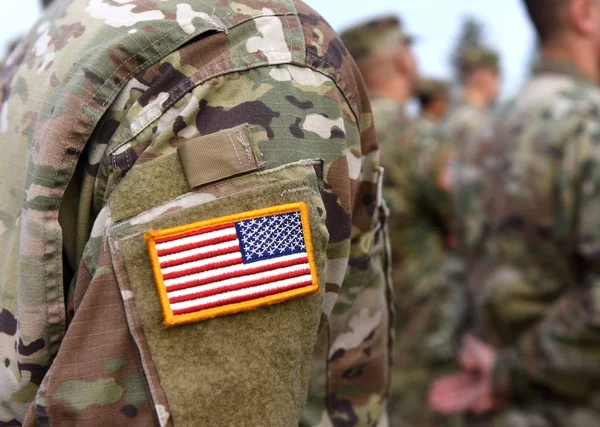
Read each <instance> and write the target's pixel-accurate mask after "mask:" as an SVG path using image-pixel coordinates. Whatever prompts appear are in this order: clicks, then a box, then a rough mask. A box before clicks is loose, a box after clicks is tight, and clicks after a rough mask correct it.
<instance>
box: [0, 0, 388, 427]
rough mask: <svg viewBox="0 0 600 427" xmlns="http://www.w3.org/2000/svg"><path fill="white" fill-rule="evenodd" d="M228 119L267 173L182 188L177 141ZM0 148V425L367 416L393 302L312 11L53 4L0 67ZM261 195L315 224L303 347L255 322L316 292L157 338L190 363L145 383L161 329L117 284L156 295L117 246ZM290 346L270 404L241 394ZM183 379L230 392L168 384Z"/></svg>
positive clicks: (353, 113) (332, 61) (143, 267)
mask: <svg viewBox="0 0 600 427" xmlns="http://www.w3.org/2000/svg"><path fill="white" fill-rule="evenodd" d="M200 53H201V54H200ZM242 124H247V125H248V126H250V127H251V128H252V129H253V134H254V138H255V140H256V141H257V143H258V148H259V150H260V151H261V153H262V157H263V161H264V164H265V167H264V170H262V171H259V172H256V173H252V174H249V175H244V176H242V177H239V178H236V179H228V180H225V181H222V182H219V183H216V184H215V185H209V186H206V187H200V188H198V189H190V188H187V187H185V185H179V184H180V183H181V180H179V178H180V174H178V173H176V172H177V167H176V165H177V164H178V163H172V162H173V161H174V159H175V158H176V157H174V156H175V153H176V150H177V148H178V147H179V146H180V145H181V144H182V143H183V142H185V141H187V140H189V139H191V138H196V137H198V136H199V135H209V134H213V133H216V132H218V131H221V130H224V129H229V128H232V127H235V126H238V125H242ZM0 150H1V151H2V153H3V155H2V156H1V157H0V206H1V207H0V260H2V263H0V289H1V290H2V292H1V294H0V343H1V345H0V360H2V361H3V362H2V364H1V365H0V425H7V426H8V425H11V426H12V425H26V426H32V425H42V426H44V425H86V426H92V425H121V424H128V425H131V426H134V425H136V426H137V425H141V426H148V425H160V426H168V425H173V424H177V422H178V421H177V416H178V412H177V411H179V410H180V409H177V408H172V407H170V402H174V401H181V400H182V399H184V400H185V399H190V402H191V403H190V405H189V407H188V408H185V409H186V410H187V411H188V415H189V413H190V409H192V411H191V412H192V415H195V417H196V420H195V422H190V423H181V425H186V424H187V425H216V424H210V423H207V422H206V420H207V419H211V418H210V417H212V416H214V414H211V413H207V411H205V410H204V409H205V408H206V407H207V405H208V408H212V409H214V410H215V411H217V410H220V411H222V414H223V415H222V416H223V417H224V418H222V419H221V420H220V422H221V423H222V424H223V425H261V424H264V423H263V422H261V421H260V419H261V418H260V417H261V416H264V419H278V420H279V421H278V422H277V424H278V425H296V424H297V421H298V418H300V417H301V421H300V424H301V425H306V426H317V425H321V426H331V425H333V426H351V425H352V426H354V425H356V426H373V425H386V423H387V417H386V414H385V410H384V408H385V405H386V396H387V393H388V388H389V380H388V378H389V374H390V372H389V363H390V350H389V346H390V327H389V323H390V321H391V315H392V307H391V304H390V301H391V300H392V297H391V292H392V290H391V288H390V287H391V284H390V282H389V281H388V279H387V275H386V268H387V266H388V264H389V261H388V259H387V258H388V256H387V251H386V240H385V236H384V234H385V233H384V231H385V225H386V217H385V210H384V208H383V205H382V204H381V203H380V202H381V200H380V199H378V197H377V194H378V191H377V189H378V182H379V180H380V177H381V172H380V169H379V164H378V158H379V152H378V146H377V143H376V140H375V133H374V129H373V125H372V116H371V112H370V105H369V101H368V97H367V95H366V92H365V89H364V87H363V83H362V79H361V78H360V77H359V74H358V71H357V68H356V66H355V64H354V62H353V60H352V59H351V57H350V55H349V54H348V52H347V51H346V49H345V48H344V46H343V44H342V43H341V41H340V40H339V39H338V38H337V37H336V35H335V33H334V32H333V31H332V30H331V28H330V27H329V26H328V25H327V23H326V22H325V21H324V20H323V19H322V18H321V17H320V16H319V15H318V14H317V13H315V12H314V11H313V10H312V9H310V8H308V7H307V6H306V5H304V4H303V3H301V2H300V1H292V0H247V1H243V2H234V1H225V2H223V1H216V0H210V1H191V0H190V1H187V2H182V1H175V0H161V1H158V2H157V1H156V0H129V1H113V0H87V1H84V0H57V1H56V2H55V3H54V4H53V6H52V7H51V8H50V9H49V10H48V12H47V14H46V15H45V16H43V17H42V19H41V20H40V21H39V22H38V23H37V24H36V25H35V26H34V28H33V29H32V30H31V32H30V33H29V35H28V37H27V38H26V39H25V40H24V42H23V43H21V44H19V46H18V47H17V49H16V50H15V51H14V52H13V53H12V55H11V56H10V57H9V58H8V60H7V64H6V67H5V68H4V69H3V70H2V72H1V74H0ZM242 154H243V153H242ZM309 159H321V160H318V161H314V160H310V161H309ZM170 162H171V163H170ZM321 163H322V167H318V166H317V165H319V164H321ZM161 165H162V166H161ZM319 170H320V171H319ZM294 183H300V184H294ZM292 184H293V185H292ZM263 187H264V188H266V190H264V189H263ZM263 190H264V191H267V190H268V192H269V194H271V196H269V197H271V198H274V199H277V200H282V201H284V200H288V201H289V200H299V198H301V199H302V200H306V202H307V203H309V204H310V206H311V211H310V212H311V215H312V216H311V218H313V219H314V220H315V224H316V225H315V227H316V229H319V230H320V229H323V230H325V231H323V230H321V235H320V236H321V237H319V238H320V239H325V240H324V241H325V244H324V245H322V246H320V247H319V248H318V250H317V252H316V257H317V258H318V262H319V263H320V264H321V263H322V264H323V265H322V268H321V269H320V270H319V271H320V272H321V273H320V276H321V277H320V278H321V279H322V280H321V294H320V296H319V298H321V299H322V302H321V303H320V305H319V308H318V313H317V314H318V315H317V318H316V320H317V322H316V323H315V329H314V330H313V329H310V328H309V327H308V326H306V328H300V331H301V332H303V333H304V334H305V335H306V336H307V337H308V339H309V340H310V341H311V342H314V343H315V344H314V355H312V354H311V353H313V351H312V349H313V346H311V347H310V348H299V346H298V345H296V346H295V347H293V344H294V335H290V337H291V339H288V337H287V335H285V331H284V330H280V329H278V328H279V323H278V322H277V321H273V322H271V323H270V326H269V328H268V329H265V328H263V329H261V330H259V329H256V328H255V327H254V326H253V325H255V324H257V323H256V321H257V319H261V318H265V317H266V318H267V319H268V318H269V317H268V316H270V315H272V316H276V317H273V319H275V318H279V317H281V316H282V314H283V313H290V312H294V310H300V308H299V307H302V306H305V305H306V304H308V302H310V301H315V300H309V299H298V301H296V302H289V303H283V304H279V305H276V306H272V307H268V308H264V309H258V310H255V311H251V312H247V313H245V314H240V315H234V316H228V317H225V318H219V319H213V320H210V321H206V322H201V323H196V324H192V325H188V326H186V327H182V328H180V329H174V330H173V333H174V334H181V335H183V334H184V333H196V336H197V337H198V338H197V339H198V341H196V342H195V341H194V340H192V341H181V344H182V345H185V346H187V347H186V348H188V349H189V351H191V352H196V353H193V354H196V355H197V359H196V360H195V362H194V363H193V364H191V365H188V366H185V367H180V368H179V369H180V370H179V371H178V373H179V377H180V378H181V380H180V381H179V382H176V383H171V384H167V383H166V381H167V380H166V375H162V379H163V380H164V381H165V382H164V383H163V382H161V379H160V378H161V376H159V372H163V373H164V372H167V371H165V369H167V370H168V366H169V365H168V363H166V362H168V360H166V359H165V358H164V357H159V355H158V353H156V354H155V353H153V352H154V351H155V350H156V347H154V346H153V344H152V342H151V338H152V337H153V336H155V335H156V334H157V333H160V334H166V333H167V332H171V330H169V331H167V332H165V331H164V330H162V329H159V326H160V325H157V326H156V327H154V328H153V327H152V325H151V323H148V322H147V321H146V320H144V319H145V317H144V316H145V315H146V314H147V313H151V314H152V315H153V316H155V317H156V316H160V307H159V304H158V300H156V301H155V302H152V301H154V300H153V299H152V300H150V301H151V303H150V304H145V305H144V303H143V301H145V300H144V298H141V297H142V296H143V295H142V294H140V293H139V292H138V290H137V288H136V287H139V286H153V284H151V283H149V282H150V280H149V279H146V277H147V274H148V272H149V262H148V259H147V258H144V257H143V253H140V254H141V255H139V256H140V257H141V258H140V259H139V260H137V261H135V260H134V262H131V259H130V258H131V257H130V255H131V253H130V252H127V251H128V250H129V249H128V248H130V246H127V245H129V244H131V245H134V246H135V247H137V246H136V245H139V243H140V239H141V237H140V236H141V235H140V233H142V232H144V230H147V229H148V228H149V227H150V226H151V224H155V223H161V224H166V223H170V222H173V221H175V220H176V219H178V220H179V221H187V222H192V221H194V220H197V219H198V218H204V217H206V216H211V215H212V216H220V212H221V211H223V212H226V211H243V210H246V209H251V208H253V207H254V206H255V204H257V203H262V202H259V201H257V200H259V199H260V197H258V195H259V194H262V193H260V192H261V191H263ZM277 191H279V192H277ZM261 200H262V199H261ZM195 215H198V217H196V216H195ZM129 231H131V232H132V233H134V234H131V235H129V236H128V239H129V240H127V241H125V240H122V239H121V237H122V236H123V233H126V232H129ZM120 239H121V240H120ZM319 241H321V240H319ZM121 244H122V246H119V245H121ZM146 257H147V255H146ZM123 260H124V261H123ZM121 261H123V262H121ZM323 272H324V273H323ZM149 295H152V294H149ZM307 301H308V302H307ZM277 316H279V317H277ZM319 318H320V320H319ZM244 319H246V320H244ZM227 325H232V326H231V327H229V328H228V327H227ZM299 326H304V325H303V324H302V323H301V322H300V325H299ZM317 326H318V330H317ZM311 328H312V326H311ZM216 330H219V331H220V332H221V334H220V335H218V334H217V335H214V336H213V339H212V340H208V339H206V340H203V339H201V337H203V336H206V335H207V334H208V333H209V332H210V331H212V332H214V331H216ZM241 331H243V332H244V334H243V335H241V336H238V339H233V338H231V337H230V335H231V334H233V333H234V332H235V333H238V334H239V333H240V332H241ZM267 332H268V333H267ZM269 334H271V335H269ZM277 334H279V335H277ZM163 336H164V335H163ZM269 336H272V337H273V338H272V339H271V340H270V341H269V340H267V341H265V339H266V338H265V337H269ZM277 336H279V337H280V339H281V345H282V346H281V347H280V346H279V345H280V342H279V341H278V339H277V338H276V337H277ZM227 337H230V338H229V339H226V338H227ZM219 340H221V341H219ZM257 341H260V342H263V343H265V342H266V343H267V344H268V345H269V347H268V348H265V349H260V348H256V346H257V344H256V343H255V342H257ZM284 342H286V343H288V344H289V346H288V347H283V343H284ZM216 343H222V345H223V346H227V349H228V350H231V351H234V352H235V354H237V355H240V356H239V357H240V358H242V357H251V360H249V361H248V363H247V364H246V365H245V366H244V370H243V371H233V372H225V371H224V369H226V367H227V366H230V365H235V363H236V361H237V362H239V360H238V359H236V357H233V356H232V357H230V358H229V359H227V358H224V357H223V356H225V355H226V354H227V352H225V351H224V350H223V348H221V347H219V345H220V344H219V345H217V344H216ZM191 344H194V345H191ZM261 353H262V354H261ZM184 354H185V352H182V353H181V354H179V353H178V354H176V355H175V356H173V354H171V356H172V357H174V358H178V357H179V356H182V355H184ZM303 354H308V358H309V372H306V370H305V369H304V367H303V366H299V367H293V369H294V370H293V371H288V372H286V371H283V374H284V375H281V376H279V377H278V376H274V378H275V379H277V380H278V385H279V387H281V388H280V389H277V390H273V391H271V392H270V393H262V392H261V393H257V392H256V389H253V388H252V387H253V386H257V387H258V384H259V383H260V379H261V378H264V377H265V376H269V375H270V372H273V371H274V372H280V371H277V369H279V366H276V364H275V363H273V365H271V366H265V364H264V362H263V360H264V359H266V358H267V357H266V356H269V357H271V356H274V355H279V356H281V361H286V360H288V359H292V360H293V359H294V358H297V357H299V356H300V355H303ZM311 357H312V363H310V358H311ZM244 360H245V359H244ZM280 365H281V366H284V365H282V364H280ZM165 366H167V368H165ZM199 370H200V373H199V372H198V371H199ZM202 370H204V371H202ZM202 372H206V373H207V375H208V374H210V375H213V374H214V373H219V372H220V373H221V375H222V376H223V377H224V378H226V379H227V380H226V381H222V382H219V383H217V384H213V383H209V382H202V381H198V382H197V383H189V382H187V377H193V376H197V375H199V374H202ZM178 373H177V372H174V373H173V375H174V376H175V377H177V374H178ZM237 374H240V375H239V377H240V378H245V379H247V378H252V377H254V378H255V383H246V382H241V380H240V379H239V378H238V375H237ZM173 375H171V376H173ZM278 375H279V374H278ZM307 375H310V384H309V385H308V386H306V385H304V386H298V384H303V383H302V381H303V379H302V378H304V377H306V376H307ZM244 381H246V380H244ZM167 386H168V387H167ZM307 388H308V390H307ZM166 390H170V391H169V392H168V393H171V394H168V393H167V391H166ZM289 390H295V391H298V392H297V393H290V392H289ZM305 401H306V404H305ZM211 405H212V406H211ZM276 405H280V406H276ZM194 408H197V409H196V410H197V413H195V414H194V413H193V409H194ZM201 408H204V409H201ZM275 408H283V409H285V411H279V410H275ZM298 408H299V409H298ZM209 412H210V411H209ZM280 412H281V413H280ZM299 412H302V414H301V415H300V413H299ZM246 416H251V417H252V418H249V417H246ZM236 417H237V418H236ZM286 417H287V418H286ZM294 417H295V418H294ZM182 419H183V418H182ZM217 424H218V423H217ZM267 424H268V423H267ZM272 425H275V424H272Z"/></svg>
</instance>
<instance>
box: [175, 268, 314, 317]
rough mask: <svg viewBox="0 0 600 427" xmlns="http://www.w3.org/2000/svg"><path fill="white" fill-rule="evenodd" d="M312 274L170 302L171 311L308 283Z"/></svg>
mask: <svg viewBox="0 0 600 427" xmlns="http://www.w3.org/2000/svg"><path fill="white" fill-rule="evenodd" d="M311 279H312V276H311V275H310V274H306V275H304V276H300V277H294V278H293V279H286V280H281V281H279V282H274V283H269V284H267V285H262V286H256V287H253V288H246V289H240V290H238V291H231V292H225V293H223V294H218V295H212V296H210V297H206V298H198V299H195V300H192V301H185V302H180V303H175V304H171V308H172V309H173V311H178V310H184V309H189V308H195V307H197V308H201V307H202V306H205V305H208V304H212V303H216V302H227V301H229V300H235V299H236V298H237V297H243V296H251V295H257V294H261V293H263V292H265V291H270V290H276V289H282V288H288V287H289V286H290V285H297V284H303V283H306V282H308V283H310V282H311Z"/></svg>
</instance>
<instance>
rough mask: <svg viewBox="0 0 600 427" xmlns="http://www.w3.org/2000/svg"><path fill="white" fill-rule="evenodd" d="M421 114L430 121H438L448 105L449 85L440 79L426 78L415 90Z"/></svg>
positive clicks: (446, 110) (444, 114) (444, 115)
mask: <svg viewBox="0 0 600 427" xmlns="http://www.w3.org/2000/svg"><path fill="white" fill-rule="evenodd" d="M417 99H418V101H419V105H420V106H421V115H422V116H423V117H425V118H427V119H429V120H431V121H434V122H440V121H442V120H443V119H444V117H446V114H448V109H449V107H450V85H449V84H448V83H447V82H445V81H442V80H435V79H426V80H423V81H422V82H421V84H420V85H419V89H418V90H417Z"/></svg>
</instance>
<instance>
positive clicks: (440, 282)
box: [372, 98, 460, 427]
mask: <svg viewBox="0 0 600 427" xmlns="http://www.w3.org/2000/svg"><path fill="white" fill-rule="evenodd" d="M372 105H373V116H374V119H375V125H376V128H377V136H378V140H379V142H380V144H381V151H382V164H383V166H384V167H385V179H384V197H385V199H386V201H387V202H388V205H389V207H390V239H391V242H392V259H393V281H394V287H395V291H396V292H395V294H396V313H397V320H396V325H395V326H396V327H395V329H396V342H395V345H394V373H393V378H392V394H391V398H390V417H391V425H394V426H415V427H417V426H418V427H427V426H442V425H449V426H455V425H460V424H457V423H456V422H455V421H454V420H452V421H450V422H447V423H446V424H443V423H442V420H441V419H439V418H437V417H435V416H434V414H432V413H431V412H430V411H429V410H428V409H427V390H428V388H429V384H430V383H431V381H432V380H433V379H435V378H437V377H439V376H441V375H443V374H445V373H446V372H448V371H449V370H450V369H452V367H453V365H452V360H453V359H454V349H455V341H454V338H455V320H456V319H455V318H454V317H455V312H456V311H455V308H456V307H457V303H458V301H456V297H457V294H456V292H454V290H453V287H452V286H450V283H449V281H448V276H447V271H446V268H447V265H446V262H447V254H448V249H449V247H450V245H451V244H452V236H453V232H452V230H451V227H450V225H451V224H450V223H451V219H452V217H453V206H452V199H451V191H450V190H451V186H452V182H451V181H452V176H451V175H452V173H451V169H452V156H451V153H450V152H448V151H447V150H446V149H445V148H443V147H442V145H441V143H440V140H439V138H437V137H435V136H434V135H433V134H430V133H429V132H425V131H423V130H422V128H421V127H419V126H416V125H415V124H414V123H412V122H410V121H409V120H408V119H407V118H406V117H405V115H404V112H403V109H402V106H401V105H400V104H398V103H396V102H395V101H392V100H387V99H383V98H376V99H374V100H373V101H372Z"/></svg>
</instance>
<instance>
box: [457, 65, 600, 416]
mask: <svg viewBox="0 0 600 427" xmlns="http://www.w3.org/2000/svg"><path fill="white" fill-rule="evenodd" d="M599 119H600V91H599V90H598V88H597V87H596V86H595V84H593V83H592V82H590V81H588V80H587V79H586V78H585V77H584V76H583V75H582V74H581V73H580V72H579V71H578V70H577V69H574V68H573V67H571V66H569V65H567V64H562V63H551V62H547V63H542V64H541V65H540V66H539V67H538V68H537V70H536V72H535V75H534V77H533V78H532V79H531V80H530V81H529V82H528V83H527V84H526V85H525V87H524V88H523V89H522V90H521V92H520V93H519V95H518V96H517V97H516V99H515V100H513V101H511V102H509V103H508V104H507V105H506V106H505V107H503V108H502V109H501V111H500V112H499V114H498V117H496V118H495V119H494V121H493V123H492V124H490V127H489V129H486V130H485V131H484V132H482V134H481V137H479V138H477V140H475V141H473V143H472V144H471V145H469V146H467V147H466V149H465V150H464V153H463V155H462V158H463V165H462V166H461V168H460V171H461V172H460V184H461V185H460V188H461V190H460V192H459V199H458V200H459V212H458V217H459V218H461V219H462V220H463V221H462V227H461V230H462V232H461V235H462V236H463V239H462V240H463V241H464V245H465V246H464V247H465V248H466V255H467V265H468V266H469V268H468V276H467V286H468V289H469V291H470V292H471V293H472V295H473V300H474V303H475V309H476V312H475V320H476V322H475V323H476V330H475V332H476V333H477V334H478V335H479V336H480V337H481V338H483V339H485V340H486V341H488V342H489V343H490V344H491V345H493V346H494V347H495V348H496V349H497V350H498V351H499V356H498V360H497V363H496V366H495V369H494V376H493V386H494V389H495V393H496V394H497V395H498V396H500V397H502V398H504V399H506V400H507V402H508V405H507V407H506V409H505V410H501V411H498V412H497V413H493V414H491V415H488V416H483V417H473V418H472V419H471V420H470V423H469V425H473V426H486V427H487V426H490V427H551V426H552V427H556V426H560V427H574V426H586V427H587V426H590V427H593V426H600V411H599V410H600V394H599V393H598V383H599V381H600V369H599V365H598V360H599V357H600V333H599V331H600V329H599V326H600V324H599V319H600V298H599V295H600V294H599V293H598V286H599V281H598V265H600V264H599V257H600V250H599V248H600V244H599V242H600V234H599V233H600V224H599V222H598V218H599V214H598V213H599V211H598V209H600V204H599V203H600V181H599V179H600V175H599V173H598V172H599V171H600V163H599V162H598V156H597V153H598V147H599V144H600V120H599Z"/></svg>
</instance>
